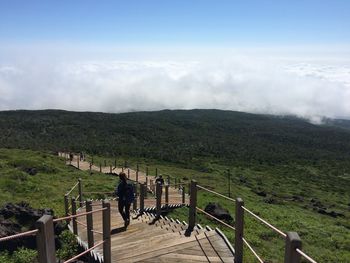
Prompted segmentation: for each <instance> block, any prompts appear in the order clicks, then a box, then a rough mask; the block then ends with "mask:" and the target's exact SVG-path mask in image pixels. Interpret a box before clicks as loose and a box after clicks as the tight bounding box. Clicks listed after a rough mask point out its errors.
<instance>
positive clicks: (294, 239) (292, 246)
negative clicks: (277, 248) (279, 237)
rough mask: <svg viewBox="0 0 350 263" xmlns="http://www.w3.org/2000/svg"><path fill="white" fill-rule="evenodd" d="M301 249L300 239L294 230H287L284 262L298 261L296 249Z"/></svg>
mask: <svg viewBox="0 0 350 263" xmlns="http://www.w3.org/2000/svg"><path fill="white" fill-rule="evenodd" d="M297 248H299V249H301V239H300V237H299V235H298V233H296V232H287V236H286V247H285V251H284V263H300V262H301V257H300V255H299V253H298V252H297V251H296V249H297Z"/></svg>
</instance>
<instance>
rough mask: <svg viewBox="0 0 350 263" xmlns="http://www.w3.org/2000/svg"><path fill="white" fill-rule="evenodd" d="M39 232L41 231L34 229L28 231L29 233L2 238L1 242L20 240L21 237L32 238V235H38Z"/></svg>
mask: <svg viewBox="0 0 350 263" xmlns="http://www.w3.org/2000/svg"><path fill="white" fill-rule="evenodd" d="M38 231H39V230H38V229H34V230H30V231H27V232H23V233H19V234H15V235H12V236H7V237H2V238H0V242H2V241H7V240H11V239H15V238H19V237H24V236H31V235H34V234H36V233H37V232H38Z"/></svg>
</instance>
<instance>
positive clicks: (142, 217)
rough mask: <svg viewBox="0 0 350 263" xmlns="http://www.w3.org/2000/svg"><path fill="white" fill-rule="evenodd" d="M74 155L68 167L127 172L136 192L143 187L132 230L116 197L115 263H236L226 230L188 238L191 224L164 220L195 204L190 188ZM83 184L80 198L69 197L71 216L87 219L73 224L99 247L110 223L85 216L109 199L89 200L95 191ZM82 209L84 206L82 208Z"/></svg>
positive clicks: (196, 230) (82, 239) (97, 252)
mask: <svg viewBox="0 0 350 263" xmlns="http://www.w3.org/2000/svg"><path fill="white" fill-rule="evenodd" d="M60 156H61V157H66V156H67V154H65V153H61V154H60ZM72 157H73V158H71V159H70V160H68V161H67V164H70V165H72V166H74V167H76V168H78V169H81V170H85V171H89V170H90V171H96V172H102V173H107V174H115V175H116V174H119V173H120V172H125V173H126V174H127V177H128V179H129V180H131V181H134V182H135V183H136V184H138V185H139V187H137V188H135V189H139V190H138V191H139V193H137V194H136V195H137V196H136V199H135V200H136V202H135V203H136V204H134V205H133V209H134V210H133V212H132V214H131V222H130V225H129V226H128V227H127V229H125V227H124V221H123V219H122V218H121V216H120V215H119V212H118V211H117V209H118V208H117V201H114V200H115V198H112V199H111V200H112V201H111V203H110V205H109V206H110V219H109V220H110V222H108V223H107V224H109V225H111V227H110V229H111V230H110V233H111V235H110V244H111V246H110V258H111V261H110V262H233V260H234V256H233V248H232V247H231V245H230V244H229V242H228V241H227V239H226V238H225V236H224V235H223V234H222V232H221V231H220V230H218V229H214V230H213V229H211V228H209V227H206V228H202V227H201V226H200V225H195V226H194V227H193V230H192V231H190V232H189V234H187V232H188V231H187V232H186V230H187V229H188V224H187V223H186V222H180V221H178V220H174V219H172V218H167V217H163V216H162V211H166V210H167V209H172V208H174V207H181V206H183V205H188V204H189V195H188V194H186V193H185V192H186V191H185V189H186V187H185V185H184V184H180V183H176V184H168V183H170V180H169V178H168V177H166V178H164V179H165V181H166V183H165V184H164V185H160V184H155V183H154V182H155V179H156V177H155V176H151V175H148V173H147V172H146V173H144V172H141V171H139V169H138V168H137V169H136V170H133V169H130V168H124V167H123V168H119V167H115V166H102V165H101V166H96V165H93V164H91V163H89V162H86V161H81V160H80V158H79V156H78V155H73V156H72ZM82 185H83V183H82V181H81V180H80V181H79V182H78V184H76V185H75V186H74V188H76V189H78V192H77V196H76V197H73V198H69V196H68V195H66V197H65V200H66V201H65V203H66V210H67V211H66V214H67V215H68V216H69V215H82V216H81V217H79V219H77V220H75V219H74V220H72V221H71V222H70V225H69V226H70V229H71V231H72V232H73V233H74V234H76V235H77V237H78V241H79V243H80V244H81V245H82V246H83V247H84V248H85V249H89V248H91V247H93V246H94V244H99V243H101V242H103V240H104V239H103V235H104V231H103V226H104V225H105V224H106V222H104V220H106V219H104V216H103V213H93V214H87V215H84V214H86V213H89V212H90V211H92V210H93V209H92V208H95V209H96V207H99V208H103V202H104V201H102V200H95V201H88V202H84V201H83V199H84V198H86V196H87V195H88V194H89V193H88V192H87V193H85V192H84V191H83V186H82ZM146 193H147V194H146ZM69 194H71V192H70V193H69ZM153 194H155V197H154V196H153ZM73 196H74V195H73ZM83 197H84V198H83ZM69 199H70V200H69ZM158 200H159V201H158ZM80 205H82V206H81V207H80V208H78V209H77V206H80ZM148 211H150V212H152V213H149V212H148ZM88 218H89V219H88ZM89 235H90V236H89ZM91 252H92V253H91V254H92V255H93V256H94V257H95V259H98V260H99V261H101V262H108V260H107V261H106V256H104V253H105V251H104V248H103V247H101V246H100V247H96V248H95V249H93V251H91Z"/></svg>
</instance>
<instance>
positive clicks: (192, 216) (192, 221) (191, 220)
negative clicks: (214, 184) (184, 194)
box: [188, 180, 197, 231]
mask: <svg viewBox="0 0 350 263" xmlns="http://www.w3.org/2000/svg"><path fill="white" fill-rule="evenodd" d="M196 206H197V181H196V180H192V181H191V198H190V209H189V215H188V230H189V231H192V230H193V228H194V226H195V225H196V215H197V209H196Z"/></svg>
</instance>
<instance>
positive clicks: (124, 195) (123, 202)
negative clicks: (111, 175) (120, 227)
mask: <svg viewBox="0 0 350 263" xmlns="http://www.w3.org/2000/svg"><path fill="white" fill-rule="evenodd" d="M119 179H120V181H119V184H118V186H117V189H116V195H117V196H118V210H119V213H120V215H121V216H122V217H123V220H124V227H125V228H126V227H127V226H128V225H129V224H130V205H131V203H132V202H133V201H134V199H135V197H134V187H133V185H132V184H128V183H127V178H126V174H125V173H123V172H121V173H120V174H119Z"/></svg>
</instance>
